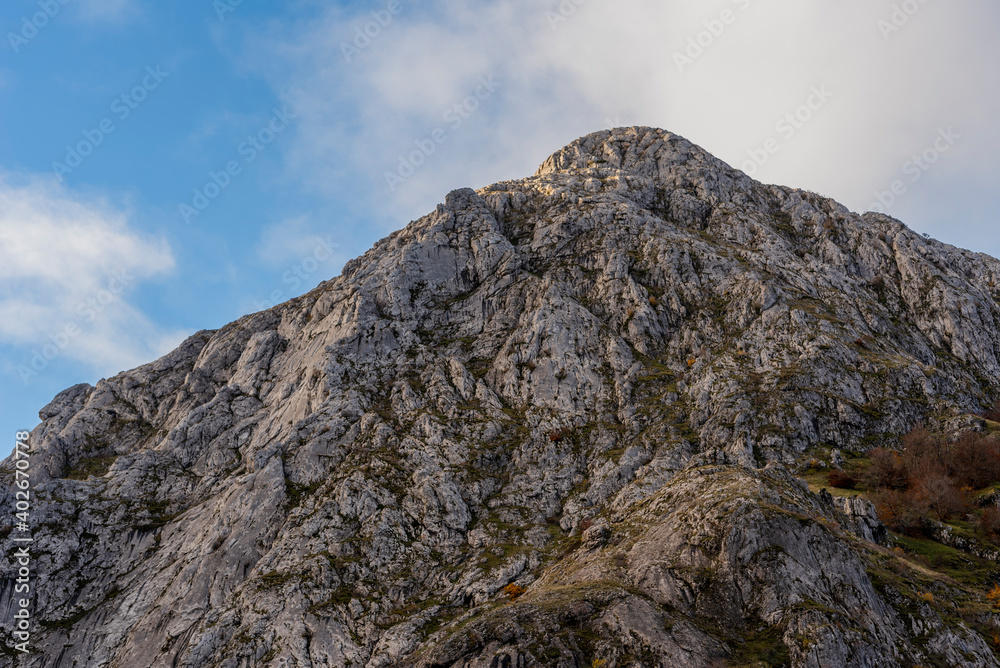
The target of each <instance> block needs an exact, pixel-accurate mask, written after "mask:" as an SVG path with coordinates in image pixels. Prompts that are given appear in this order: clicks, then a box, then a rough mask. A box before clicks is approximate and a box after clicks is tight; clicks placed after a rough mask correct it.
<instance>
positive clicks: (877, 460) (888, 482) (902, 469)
mask: <svg viewBox="0 0 1000 668" xmlns="http://www.w3.org/2000/svg"><path fill="white" fill-rule="evenodd" d="M868 457H869V459H871V462H872V464H871V466H870V467H869V468H868V471H867V478H868V484H869V486H870V487H872V488H873V489H884V488H887V487H888V488H889V489H906V486H907V482H908V480H909V475H908V474H907V472H906V466H905V465H904V464H903V458H902V457H901V456H900V454H899V453H898V452H894V451H892V450H886V449H885V448H875V449H874V450H872V451H871V452H869V453H868Z"/></svg>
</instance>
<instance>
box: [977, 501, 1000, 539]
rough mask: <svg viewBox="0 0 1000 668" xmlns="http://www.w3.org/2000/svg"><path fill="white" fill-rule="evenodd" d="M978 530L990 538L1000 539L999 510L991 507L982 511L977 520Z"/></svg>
mask: <svg viewBox="0 0 1000 668" xmlns="http://www.w3.org/2000/svg"><path fill="white" fill-rule="evenodd" d="M979 528H980V529H982V531H983V533H984V534H986V535H987V536H989V537H990V538H994V539H995V538H998V537H1000V508H997V507H996V506H993V507H992V508H987V509H986V510H984V511H983V516H982V517H981V518H979Z"/></svg>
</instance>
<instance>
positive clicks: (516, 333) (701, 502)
mask: <svg viewBox="0 0 1000 668" xmlns="http://www.w3.org/2000/svg"><path fill="white" fill-rule="evenodd" d="M998 285H1000V262H998V261H997V260H996V259H993V258H991V257H988V256H985V255H981V254H976V253H972V252H969V251H964V250H960V249H957V248H954V247H951V246H948V245H945V244H941V243H938V242H936V241H933V240H928V239H924V238H923V237H921V236H920V235H918V234H915V233H914V232H913V231H911V230H909V229H908V228H906V227H905V226H904V225H903V224H902V223H900V222H899V221H896V220H894V219H892V218H889V217H886V216H882V215H876V214H871V213H869V214H865V215H863V216H861V215H858V214H854V213H851V212H850V211H848V210H847V209H845V208H844V207H843V206H841V205H839V204H837V203H836V202H833V201H831V200H829V199H825V198H823V197H820V196H818V195H815V194H812V193H808V192H803V191H799V190H794V189H791V188H785V187H778V186H767V185H763V184H760V183H758V182H756V181H753V180H752V179H750V178H749V177H747V176H746V175H744V174H743V173H742V172H739V171H737V170H734V169H733V168H731V167H729V166H728V165H726V164H724V163H722V162H721V161H719V160H717V159H715V158H714V157H712V156H711V155H709V154H707V153H706V152H705V151H703V150H702V149H700V148H699V147H697V146H695V145H693V144H691V143H689V142H688V141H686V140H684V139H682V138H680V137H677V136H676V135H672V134H670V133H667V132H664V131H661V130H655V129H650V128H624V129H617V130H613V131H605V132H600V133H597V134H593V135H590V136H588V137H584V138H582V139H580V140H578V141H576V142H574V143H572V144H571V145H569V146H568V147H566V148H564V149H562V150H561V151H559V152H558V153H556V154H554V155H553V156H552V157H550V158H549V159H548V160H546V161H545V163H544V164H543V165H542V166H541V168H540V169H539V170H538V172H537V173H536V174H535V175H534V176H533V177H530V178H526V179H523V180H519V181H511V182H504V183H499V184H495V185H492V186H489V187H486V188H483V189H482V190H479V191H472V190H459V191H455V192H452V193H451V194H449V195H448V197H447V198H446V200H445V202H444V204H442V205H439V206H438V207H437V209H436V210H435V211H434V212H432V213H431V214H429V215H427V216H425V217H424V218H421V219H420V220H418V221H415V222H413V223H411V224H410V225H408V226H407V227H406V228H405V229H403V230H400V231H399V232H396V233H394V234H392V235H391V236H389V237H388V238H386V239H384V240H382V241H380V242H378V243H377V244H376V245H375V246H374V248H372V250H370V251H369V252H368V253H366V254H365V255H364V256H362V257H361V258H358V259H356V260H353V261H351V262H349V263H348V264H347V265H346V266H345V268H344V270H343V272H342V274H341V275H340V276H339V277H337V278H335V279H333V280H330V281H328V282H325V283H323V284H321V285H320V286H319V287H317V288H316V289H315V290H313V291H312V292H310V293H308V294H306V295H304V296H302V297H299V298H297V299H293V300H291V301H289V302H287V303H285V304H282V305H280V306H277V307H275V308H273V309H270V310H268V311H265V312H262V313H257V314H253V315H249V316H246V317H244V318H241V319H240V320H238V321H237V322H234V323H232V324H230V325H228V326H226V327H224V328H222V329H220V330H218V331H213V332H208V331H206V332H200V333H198V334H196V335H195V336H192V337H191V338H190V339H189V340H187V341H186V342H185V343H184V344H183V345H181V346H180V347H179V348H178V349H177V350H176V351H174V352H172V353H171V354H169V355H167V356H166V357H164V358H163V359H161V360H158V361H156V362H154V363H152V364H149V365H146V366H143V367H140V368H138V369H135V370H132V371H128V372H125V373H122V374H120V375H118V376H116V377H114V378H111V379H107V380H102V381H101V382H99V383H98V384H97V386H96V387H90V386H88V385H79V386H76V387H73V388H70V389H68V390H66V391H64V392H62V393H61V394H59V395H58V396H57V397H56V398H55V399H54V400H53V401H52V403H50V404H49V405H48V406H46V407H45V408H44V409H42V411H41V417H42V419H43V423H42V424H41V425H40V426H39V427H38V428H37V429H36V430H35V431H34V432H33V433H32V441H31V443H32V451H33V455H32V460H31V461H32V484H33V489H34V490H35V493H36V500H35V503H36V504H38V505H37V507H36V508H35V510H34V511H33V512H34V520H35V526H34V529H33V531H34V538H35V543H34V552H35V559H36V561H35V568H36V572H37V579H36V581H35V582H34V588H35V592H36V595H37V599H36V601H35V610H36V621H37V622H38V625H37V626H36V629H35V633H34V635H33V638H32V644H33V646H34V647H35V648H36V653H35V654H32V655H31V656H30V657H28V658H25V657H19V656H16V653H14V652H13V650H12V649H11V648H12V646H13V641H12V640H10V639H9V638H7V639H5V642H6V643H7V648H6V650H5V651H6V653H5V654H4V655H2V656H0V666H12V665H18V666H31V667H33V668H34V667H42V666H45V667H46V668H49V667H52V668H55V667H59V668H62V667H64V666H66V667H68V666H88V667H105V666H107V667H120V668H125V667H128V668H132V667H136V666H164V667H166V666H181V667H191V668H194V667H201V666H218V667H225V668H237V667H249V666H286V667H289V668H290V667H293V666H295V667H306V666H310V667H314V668H319V667H321V666H348V665H350V666H369V667H372V668H386V667H388V666H427V667H429V666H456V667H457V666H467V667H469V668H472V667H476V668H478V667H487V666H489V667H491V668H493V667H500V666H504V667H507V666H509V667H516V668H521V667H524V666H532V665H538V666H583V665H586V666H591V665H604V666H606V668H613V667H617V666H635V665H641V666H721V665H753V662H755V661H763V662H764V663H765V665H784V664H787V665H794V666H859V667H860V666H912V665H918V664H920V665H949V666H969V667H972V666H1000V662H998V660H997V658H996V656H995V655H994V653H993V650H992V649H991V644H990V643H991V639H990V638H988V637H984V636H983V635H982V634H981V632H983V629H986V628H988V627H989V624H990V623H991V617H990V615H989V614H988V613H982V614H980V613H975V614H974V615H973V614H972V613H970V614H964V613H963V610H966V609H968V610H979V608H977V607H976V605H977V604H976V603H975V601H976V600H977V597H979V598H980V599H981V597H982V594H983V593H984V592H976V591H974V589H970V588H968V587H965V586H964V585H960V584H958V583H951V584H949V585H948V587H947V592H945V593H944V594H941V595H939V599H940V600H939V601H938V603H936V604H935V605H931V604H929V603H928V602H927V601H926V600H923V599H921V597H920V596H919V592H921V591H925V590H926V587H927V586H928V582H931V581H933V580H934V579H935V578H934V575H933V573H927V572H924V571H922V570H921V569H920V568H919V567H917V566H914V565H913V564H910V563H908V562H907V561H906V560H905V559H904V558H903V557H902V556H900V554H899V553H897V552H894V551H892V550H890V549H888V548H886V547H885V546H883V545H879V544H877V543H876V542H873V541H874V540H882V541H883V542H884V528H882V527H881V525H880V524H879V523H878V520H877V519H876V518H875V516H874V512H873V510H872V509H871V507H870V506H869V505H868V504H866V503H865V502H860V501H859V502H855V503H851V502H848V501H841V500H834V499H832V498H831V497H829V496H828V495H817V494H813V493H811V492H810V491H809V490H808V488H807V487H806V486H805V485H804V483H801V482H800V481H798V480H797V479H795V478H794V476H793V475H791V473H789V468H790V467H791V466H792V465H793V464H794V462H796V460H797V459H798V458H800V457H801V456H802V455H803V454H804V453H806V452H807V451H811V450H812V449H815V448H830V447H837V448H840V449H843V450H854V451H864V450H867V449H869V448H871V447H874V446H876V445H882V444H885V445H889V444H891V443H893V442H894V440H895V438H896V437H897V436H898V435H899V434H901V433H903V432H905V431H907V430H908V429H910V428H911V427H912V426H913V425H915V424H916V423H918V422H920V421H931V422H932V423H933V424H937V425H952V424H953V425H962V424H966V423H968V422H969V420H970V419H971V418H969V417H968V416H969V415H970V414H973V413H976V412H978V411H980V410H982V408H983V407H984V406H985V405H986V404H987V403H988V402H990V401H992V400H993V399H994V398H996V397H997V396H1000V289H998ZM11 469H12V462H11V461H10V460H8V461H7V462H5V464H4V474H3V492H0V496H2V498H0V502H2V503H3V507H4V508H10V507H12V506H13V503H14V501H13V496H12V492H11V491H10V489H11V485H10V481H11V479H12V474H11ZM13 536H14V535H13V534H10V532H9V530H8V536H7V537H6V538H5V539H4V546H3V547H4V550H3V557H2V559H0V573H3V574H4V575H5V579H4V587H3V589H2V597H0V609H5V610H6V609H11V610H12V609H13V605H14V599H15V598H16V596H15V595H14V594H13V577H14V575H13V574H14V573H16V564H15V563H14V562H13V560H12V557H11V555H12V554H13V550H14V548H13V543H12V542H11V540H12V538H13ZM509 585H514V586H516V587H520V588H523V589H524V592H523V594H521V595H518V594H519V591H518V590H516V589H507V590H506V591H507V592H508V593H509V596H508V595H505V593H504V588H506V587H508V586H509ZM513 598H516V600H513V601H512V600H509V599H513ZM980 612H981V611H980ZM970 615H971V616H970ZM977 615H978V616H977ZM973 627H975V628H973ZM595 661H597V662H600V661H604V662H606V663H604V664H600V663H595ZM935 662H937V663H935ZM942 662H943V663H942Z"/></svg>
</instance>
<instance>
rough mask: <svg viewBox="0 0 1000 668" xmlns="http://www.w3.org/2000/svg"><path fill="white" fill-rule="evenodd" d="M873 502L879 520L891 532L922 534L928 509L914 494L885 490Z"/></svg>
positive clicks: (911, 534) (879, 492)
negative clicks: (921, 529) (923, 518)
mask: <svg viewBox="0 0 1000 668" xmlns="http://www.w3.org/2000/svg"><path fill="white" fill-rule="evenodd" d="M872 502H874V504H875V510H876V512H878V517H879V519H880V520H882V523H883V524H885V525H886V526H887V527H889V528H890V529H891V530H893V531H895V532H896V533H903V534H907V535H910V536H915V535H918V534H919V533H920V528H921V516H922V515H923V514H924V512H926V508H925V507H924V506H923V505H922V504H921V503H920V500H919V499H918V498H916V496H915V495H914V494H912V493H910V492H901V491H899V490H898V489H883V490H880V491H878V492H876V493H875V494H874V495H873V496H872Z"/></svg>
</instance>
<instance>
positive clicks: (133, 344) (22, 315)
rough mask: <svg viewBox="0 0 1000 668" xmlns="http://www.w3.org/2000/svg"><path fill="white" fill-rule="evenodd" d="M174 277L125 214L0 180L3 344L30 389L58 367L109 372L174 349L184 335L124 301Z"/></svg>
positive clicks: (36, 182)
mask: <svg viewBox="0 0 1000 668" xmlns="http://www.w3.org/2000/svg"><path fill="white" fill-rule="evenodd" d="M173 268H174V258H173V255H172V252H171V249H170V247H169V246H168V244H167V243H166V241H164V240H162V239H155V238H149V237H147V236H145V235H142V234H140V233H138V232H137V231H136V230H134V229H133V228H132V227H131V226H130V225H129V220H128V212H127V211H122V210H120V209H118V208H115V207H113V206H112V205H110V204H109V203H107V202H105V201H101V200H95V199H91V198H86V197H83V196H81V195H79V194H78V193H75V192H73V191H70V190H68V189H67V188H65V187H63V186H61V185H59V184H58V183H56V182H55V181H54V180H52V179H49V178H31V179H24V178H18V177H12V176H9V175H6V176H0V286H2V292H0V343H4V344H8V345H11V346H14V347H15V350H16V351H17V353H16V355H15V357H16V359H13V360H8V363H9V364H12V365H13V366H14V369H8V371H14V372H15V373H19V374H20V376H21V377H22V379H23V380H25V381H26V382H30V380H31V379H32V378H34V377H37V375H38V374H41V373H44V372H45V370H46V369H47V367H48V366H49V365H50V364H51V363H53V361H54V360H56V359H57V358H65V359H70V360H75V361H78V362H82V363H84V364H85V365H87V366H89V367H91V368H92V369H93V370H94V371H96V372H99V373H112V372H115V371H119V370H122V369H125V368H129V367H132V366H135V365H137V364H140V363H143V362H147V361H149V360H151V359H153V358H154V357H156V356H157V355H159V354H162V353H164V352H166V351H167V350H169V349H170V347H171V346H173V345H176V343H177V342H178V341H179V339H180V338H181V337H182V336H183V334H184V333H183V332H164V331H161V330H160V329H159V328H158V327H157V326H156V325H155V324H154V323H153V322H151V321H150V319H149V318H148V317H147V316H146V315H145V314H144V313H143V312H142V311H141V310H140V309H138V308H137V307H136V306H135V305H133V304H132V303H131V302H130V301H129V296H130V295H131V294H132V293H133V292H134V291H135V290H136V289H137V288H138V287H139V286H140V285H141V284H143V283H144V282H146V281H149V280H151V279H155V278H158V277H160V276H163V275H165V274H167V273H169V272H170V271H171V270H172V269H173Z"/></svg>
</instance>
